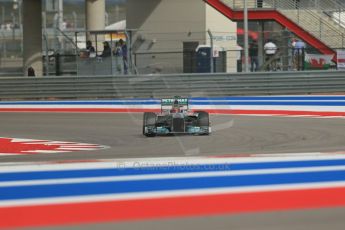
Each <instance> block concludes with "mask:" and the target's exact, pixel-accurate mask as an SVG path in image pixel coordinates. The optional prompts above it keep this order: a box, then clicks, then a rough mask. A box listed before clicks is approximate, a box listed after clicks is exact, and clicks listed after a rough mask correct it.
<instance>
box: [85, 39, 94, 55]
mask: <svg viewBox="0 0 345 230" xmlns="http://www.w3.org/2000/svg"><path fill="white" fill-rule="evenodd" d="M86 52H87V56H88V57H95V56H96V50H95V47H93V46H92V42H91V41H90V40H88V41H87V42H86Z"/></svg>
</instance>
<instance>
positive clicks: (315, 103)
mask: <svg viewBox="0 0 345 230" xmlns="http://www.w3.org/2000/svg"><path fill="white" fill-rule="evenodd" d="M0 105H109V106H111V105H160V102H157V101H127V102H124V101H109V102H104V101H100V102H97V101H88V102H87V101H83V102H82V101H74V102H63V101H54V102H52V101H49V102H48V101H44V102H0ZM190 105H230V106H231V105H274V106H282V105H287V106H345V101H343V102H342V101H339V102H335V101H193V100H191V101H190Z"/></svg>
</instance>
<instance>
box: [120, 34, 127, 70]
mask: <svg viewBox="0 0 345 230" xmlns="http://www.w3.org/2000/svg"><path fill="white" fill-rule="evenodd" d="M119 44H120V47H121V51H122V59H123V70H124V74H127V73H128V50H127V45H126V43H125V42H124V41H123V40H122V39H120V40H119Z"/></svg>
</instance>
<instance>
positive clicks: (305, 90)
mask: <svg viewBox="0 0 345 230" xmlns="http://www.w3.org/2000/svg"><path fill="white" fill-rule="evenodd" d="M316 93H345V72H342V71H304V72H282V73H277V72H265V73H251V74H246V73H231V74H179V75H139V76H138V75H133V76H115V77H114V76H102V77H101V76H90V77H88V76H86V77H84V76H83V77H2V78H1V79H0V99H1V100H10V99H15V100H17V99H21V100H23V99H25V100H30V99H35V100H36V99H95V98H96V99H97V98H132V97H137V98H138V97H155V98H159V97H165V96H173V95H183V96H193V97H196V96H230V95H279V94H280V95H282V94H316Z"/></svg>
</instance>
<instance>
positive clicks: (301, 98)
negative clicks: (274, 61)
mask: <svg viewBox="0 0 345 230" xmlns="http://www.w3.org/2000/svg"><path fill="white" fill-rule="evenodd" d="M191 100H206V101H208V100H211V101H213V100H231V101H238V100H241V101H242V100H247V101H272V100H281V101H294V100H298V101H325V100H327V101H339V100H345V96H249V97H246V96H243V97H241V96H237V97H236V96H235V97H193V98H191Z"/></svg>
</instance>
